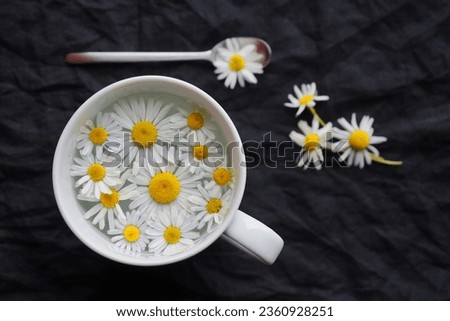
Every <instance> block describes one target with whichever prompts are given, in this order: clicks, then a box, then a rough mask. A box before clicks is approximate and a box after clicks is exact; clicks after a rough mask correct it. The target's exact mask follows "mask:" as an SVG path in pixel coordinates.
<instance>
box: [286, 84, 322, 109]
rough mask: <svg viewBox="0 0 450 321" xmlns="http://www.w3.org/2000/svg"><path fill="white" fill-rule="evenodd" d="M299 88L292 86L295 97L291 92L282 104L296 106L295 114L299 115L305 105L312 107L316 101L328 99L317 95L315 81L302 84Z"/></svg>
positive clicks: (290, 106)
mask: <svg viewBox="0 0 450 321" xmlns="http://www.w3.org/2000/svg"><path fill="white" fill-rule="evenodd" d="M301 88H302V89H300V88H298V86H297V85H295V86H294V92H295V95H296V96H295V97H294V95H292V94H289V95H288V98H289V102H287V103H284V106H286V107H288V108H298V110H297V113H296V114H295V116H298V115H300V114H301V113H302V112H303V111H304V110H305V108H306V107H309V108H313V107H314V106H315V105H316V101H324V100H329V99H330V97H328V96H319V95H318V93H317V87H316V83H314V82H313V83H311V84H309V85H308V84H302V85H301Z"/></svg>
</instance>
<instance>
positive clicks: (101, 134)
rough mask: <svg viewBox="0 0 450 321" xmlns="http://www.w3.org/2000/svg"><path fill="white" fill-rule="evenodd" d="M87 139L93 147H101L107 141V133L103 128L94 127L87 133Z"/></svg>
mask: <svg viewBox="0 0 450 321" xmlns="http://www.w3.org/2000/svg"><path fill="white" fill-rule="evenodd" d="M89 139H90V140H91V142H93V143H94V144H95V145H101V144H103V143H104V142H106V140H107V139H108V131H107V130H106V129H105V128H103V127H95V128H92V129H91V132H90V133H89Z"/></svg>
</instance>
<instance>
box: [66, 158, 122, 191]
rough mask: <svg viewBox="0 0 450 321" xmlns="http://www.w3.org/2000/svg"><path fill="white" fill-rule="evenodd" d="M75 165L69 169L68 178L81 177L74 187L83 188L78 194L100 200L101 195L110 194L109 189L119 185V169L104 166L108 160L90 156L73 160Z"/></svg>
mask: <svg viewBox="0 0 450 321" xmlns="http://www.w3.org/2000/svg"><path fill="white" fill-rule="evenodd" d="M74 161H75V164H73V165H72V166H71V167H70V170H71V171H70V176H81V178H80V179H78V180H77V181H76V183H75V187H76V188H77V187H80V186H83V187H82V189H81V191H80V193H81V194H82V195H84V196H87V197H90V196H92V195H94V197H95V198H97V199H100V195H101V193H105V194H111V193H112V190H111V187H115V186H117V185H119V184H120V183H121V180H120V177H119V176H120V173H121V171H122V170H121V169H120V168H119V167H110V166H105V165H107V164H105V163H107V162H108V161H109V159H107V158H104V159H98V158H97V157H94V156H93V155H92V154H89V155H87V156H81V158H78V157H75V158H74Z"/></svg>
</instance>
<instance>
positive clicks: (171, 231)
mask: <svg viewBox="0 0 450 321" xmlns="http://www.w3.org/2000/svg"><path fill="white" fill-rule="evenodd" d="M148 225H149V227H150V228H148V229H147V230H146V231H145V233H146V234H147V235H148V237H149V238H150V239H152V241H151V242H150V244H149V245H148V250H149V252H152V253H155V254H159V253H161V252H162V254H163V255H174V254H178V253H180V252H183V251H186V250H187V249H189V248H190V247H192V246H193V245H194V240H195V239H197V238H198V237H199V236H200V234H199V233H198V232H194V231H193V230H194V229H195V228H197V225H198V223H197V221H196V220H195V218H194V217H193V216H191V215H187V214H186V212H185V211H181V212H178V211H177V209H175V208H172V209H171V210H168V209H165V210H162V211H159V212H158V213H157V215H156V216H155V217H154V220H150V221H149V222H148Z"/></svg>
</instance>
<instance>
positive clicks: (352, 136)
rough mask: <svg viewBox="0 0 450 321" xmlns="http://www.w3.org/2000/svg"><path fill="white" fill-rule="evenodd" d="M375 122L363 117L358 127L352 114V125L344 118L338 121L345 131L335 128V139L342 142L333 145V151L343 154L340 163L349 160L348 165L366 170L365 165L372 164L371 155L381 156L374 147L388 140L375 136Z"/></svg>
mask: <svg viewBox="0 0 450 321" xmlns="http://www.w3.org/2000/svg"><path fill="white" fill-rule="evenodd" d="M373 121H374V119H373V118H371V117H369V116H363V118H362V119H361V122H360V123H359V125H358V123H357V122H356V115H355V114H352V119H351V123H349V122H348V121H347V120H345V119H344V118H340V119H338V123H339V124H340V125H341V126H342V127H343V128H344V130H342V129H339V128H333V133H334V137H335V138H337V139H339V140H340V141H339V142H336V143H334V144H333V151H334V152H342V155H341V156H340V158H339V160H340V161H342V162H343V161H345V160H346V159H347V161H348V165H350V166H351V165H355V166H359V167H360V168H364V164H365V163H367V164H368V165H370V164H371V163H372V157H371V153H373V154H375V155H377V156H378V155H380V153H379V151H378V149H376V148H375V147H374V146H372V145H375V144H380V143H384V142H385V141H387V138H386V137H383V136H373V127H372V124H373Z"/></svg>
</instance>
